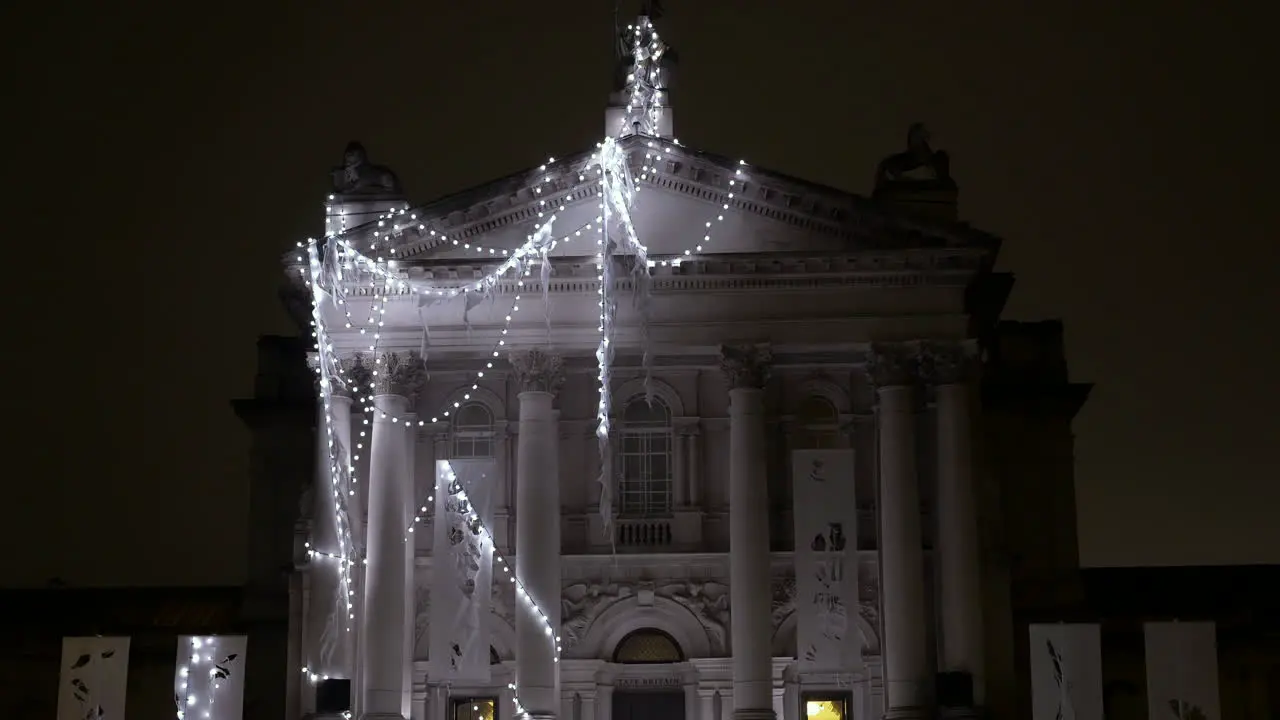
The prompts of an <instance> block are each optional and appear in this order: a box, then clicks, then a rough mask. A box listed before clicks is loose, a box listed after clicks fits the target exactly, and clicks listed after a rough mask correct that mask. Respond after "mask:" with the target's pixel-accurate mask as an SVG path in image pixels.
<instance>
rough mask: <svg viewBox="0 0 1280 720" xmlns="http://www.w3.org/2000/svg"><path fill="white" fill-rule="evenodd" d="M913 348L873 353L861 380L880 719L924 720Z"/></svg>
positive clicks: (880, 349) (926, 674) (925, 674)
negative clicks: (868, 400) (870, 454)
mask: <svg viewBox="0 0 1280 720" xmlns="http://www.w3.org/2000/svg"><path fill="white" fill-rule="evenodd" d="M917 370H918V358H917V355H916V353H915V351H914V349H912V348H910V347H906V346H900V345H887V346H877V347H874V348H872V350H871V352H870V354H869V355H868V357H867V373H868V374H869V375H870V378H871V381H872V382H873V383H875V386H876V391H877V394H878V395H879V408H878V413H879V421H880V432H879V440H880V448H879V453H880V564H881V571H880V572H881V577H882V581H881V582H882V590H881V598H882V602H881V605H882V607H883V613H884V646H883V654H884V663H885V664H884V686H885V694H886V696H887V697H886V708H885V717H886V718H924V717H925V716H926V715H927V714H928V713H929V709H928V707H927V706H928V702H929V698H928V688H929V675H930V673H929V660H928V654H927V652H926V643H925V602H924V551H923V548H922V540H921V535H920V488H919V485H918V481H917V478H916V440H915V423H916V418H915V401H914V394H915V378H916V373H917Z"/></svg>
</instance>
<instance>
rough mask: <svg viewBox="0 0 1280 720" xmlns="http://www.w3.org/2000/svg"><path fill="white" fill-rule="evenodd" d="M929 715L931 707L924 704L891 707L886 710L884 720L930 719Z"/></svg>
mask: <svg viewBox="0 0 1280 720" xmlns="http://www.w3.org/2000/svg"><path fill="white" fill-rule="evenodd" d="M929 717H930V715H929V708H927V707H925V706H923V705H916V706H912V707H896V708H889V709H888V710H885V711H884V720H928V718H929Z"/></svg>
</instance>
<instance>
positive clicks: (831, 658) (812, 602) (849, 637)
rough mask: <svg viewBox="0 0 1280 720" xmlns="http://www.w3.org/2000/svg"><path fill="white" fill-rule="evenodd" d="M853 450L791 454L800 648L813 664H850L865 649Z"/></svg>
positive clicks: (827, 667) (804, 659) (836, 667)
mask: <svg viewBox="0 0 1280 720" xmlns="http://www.w3.org/2000/svg"><path fill="white" fill-rule="evenodd" d="M853 467H854V465H853V451H852V450H796V451H794V452H792V453H791V487H792V495H791V497H792V503H791V505H792V517H793V523H794V526H795V573H796V609H795V612H796V614H797V620H796V652H797V659H798V660H800V661H801V662H802V663H805V664H806V666H807V667H808V669H810V670H847V669H849V668H851V667H853V666H854V665H856V664H857V663H858V662H859V661H860V660H861V656H862V647H861V641H860V640H859V637H858V633H857V631H856V630H855V629H854V626H853V623H854V619H855V618H856V617H857V616H858V555H857V552H858V548H857V546H858V539H857V538H858V530H857V526H856V522H857V517H858V511H857V500H856V498H855V496H854V492H853Z"/></svg>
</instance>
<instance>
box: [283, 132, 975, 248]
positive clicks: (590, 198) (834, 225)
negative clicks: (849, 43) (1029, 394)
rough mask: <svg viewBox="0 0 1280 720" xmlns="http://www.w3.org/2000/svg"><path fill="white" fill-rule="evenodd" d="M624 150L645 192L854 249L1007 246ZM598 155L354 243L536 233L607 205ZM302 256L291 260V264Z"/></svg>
mask: <svg viewBox="0 0 1280 720" xmlns="http://www.w3.org/2000/svg"><path fill="white" fill-rule="evenodd" d="M622 143H623V145H624V147H625V148H626V149H627V150H628V152H629V153H630V159H631V166H632V170H633V172H634V174H635V178H636V179H637V181H638V182H639V183H640V184H641V185H642V186H644V187H648V188H653V189H657V190H660V191H663V192H667V193H673V194H677V195H681V196H685V197H688V198H693V199H697V200H701V201H704V202H708V203H717V204H727V205H729V207H730V208H731V209H733V210H736V211H738V212H740V213H744V214H746V215H749V216H753V217H757V218H760V219H762V220H767V221H771V222H776V223H782V224H784V225H787V226H790V227H792V228H796V229H800V230H802V231H804V232H806V233H811V234H814V235H818V236H825V237H829V238H837V239H840V240H843V241H845V242H847V243H848V244H849V247H850V248H851V249H892V250H903V249H911V248H926V247H970V248H981V249H982V250H984V251H985V254H992V253H993V252H994V250H995V249H996V248H997V247H998V245H999V241H998V240H997V239H996V238H994V237H993V236H990V235H988V234H986V233H982V232H980V231H976V230H973V229H972V228H969V227H968V226H966V225H963V224H959V223H941V222H938V223H935V222H928V221H924V220H920V219H916V218H911V217H906V216H902V215H899V214H896V213H894V212H891V211H889V210H887V209H886V208H884V207H882V206H880V205H877V204H876V203H874V202H872V201H870V200H868V199H866V198H864V197H861V196H858V195H854V194H852V193H847V192H844V191H841V190H838V189H835V188H831V187H826V186H822V185H816V184H813V183H808V182H805V181H803V180H799V179H797V178H792V177H789V176H786V175H783V174H781V173H775V172H772V171H769V170H766V169H762V168H757V167H755V166H747V167H748V170H747V177H746V180H745V182H740V183H739V184H738V185H737V186H736V187H735V192H734V197H733V198H728V197H727V193H728V180H729V179H730V178H731V177H733V175H734V173H735V172H736V171H737V170H738V167H739V163H738V161H733V160H730V159H728V158H725V157H722V156H718V155H714V154H712V153H706V152H699V151H695V150H691V149H689V148H686V147H684V146H679V145H675V144H674V143H671V142H670V141H667V140H662V139H658V138H650V137H644V136H631V137H628V138H625V139H624V140H622ZM589 157H590V153H589V152H582V153H578V154H577V155H574V156H570V157H566V158H561V159H560V160H558V161H555V162H552V163H550V164H548V165H543V166H539V167H537V168H531V169H529V170H526V171H522V172H519V173H515V174H513V175H510V176H507V177H505V178H502V179H499V180H495V181H493V182H490V183H487V184H485V185H482V186H479V187H476V188H473V189H471V190H467V191H464V192H460V193H456V194H454V195H451V196H448V197H446V198H442V199H440V200H437V201H434V202H431V203H427V204H425V205H421V206H417V207H409V206H408V205H407V204H406V207H405V209H404V210H402V211H399V212H397V213H395V214H394V215H393V216H389V217H385V218H383V219H381V220H378V221H372V222H370V223H366V224H365V225H364V226H361V227H359V228H355V229H353V230H352V231H351V237H352V239H353V240H354V241H355V244H356V245H357V247H360V246H363V245H364V244H365V243H364V242H363V240H365V239H366V238H367V237H368V236H370V235H372V233H374V232H379V233H380V234H384V235H391V236H392V237H393V238H395V239H394V240H393V241H392V244H393V247H394V248H395V251H394V253H392V255H393V256H394V257H395V258H397V259H400V260H406V261H421V260H424V259H428V258H430V257H431V256H432V254H433V251H435V250H438V249H441V248H443V247H446V246H454V245H459V246H461V245H465V244H468V243H471V242H475V241H476V240H477V239H478V238H480V237H482V236H485V235H487V234H489V233H492V232H495V231H500V230H503V229H505V228H510V227H530V228H531V227H532V226H533V224H534V223H536V222H537V221H538V220H539V219H540V217H544V216H546V215H547V214H548V213H550V212H552V211H554V210H555V209H556V208H559V207H561V206H564V207H569V206H572V205H577V204H580V203H584V202H598V200H597V198H598V197H599V195H600V186H599V183H598V182H597V180H596V178H594V177H591V176H589V175H586V174H582V173H580V172H579V170H580V169H581V168H582V167H583V166H584V164H585V163H586V162H587V160H588V159H589ZM295 255H296V253H290V254H289V255H288V256H287V260H286V262H287V264H292V263H293V261H294V260H295V259H296V258H295Z"/></svg>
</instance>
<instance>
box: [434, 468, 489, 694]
mask: <svg viewBox="0 0 1280 720" xmlns="http://www.w3.org/2000/svg"><path fill="white" fill-rule="evenodd" d="M452 467H453V472H454V473H456V477H455V478H454V479H453V482H452V483H451V482H450V476H449V468H450V463H449V462H446V461H443V460H442V461H438V462H436V493H435V497H436V501H435V502H436V508H435V537H434V539H433V542H432V550H431V554H432V562H431V598H430V613H431V620H430V624H429V626H428V634H429V636H430V640H431V645H430V648H431V649H430V655H429V660H430V665H429V673H430V677H431V682H433V683H434V682H447V681H450V680H466V681H476V682H488V680H489V599H490V596H491V593H492V590H491V582H492V576H493V545H492V543H490V542H485V541H483V538H484V537H485V536H484V535H483V534H482V533H481V532H480V529H479V526H478V524H477V523H476V522H475V518H477V517H478V518H480V519H481V520H483V521H484V523H485V527H492V525H491V524H490V523H492V513H491V512H490V510H489V506H490V502H489V499H490V497H491V495H492V488H493V483H494V481H495V476H494V473H493V461H491V460H484V461H479V460H456V461H453V462H452ZM464 497H465V498H466V499H465V500H464V499H463V498H464Z"/></svg>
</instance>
